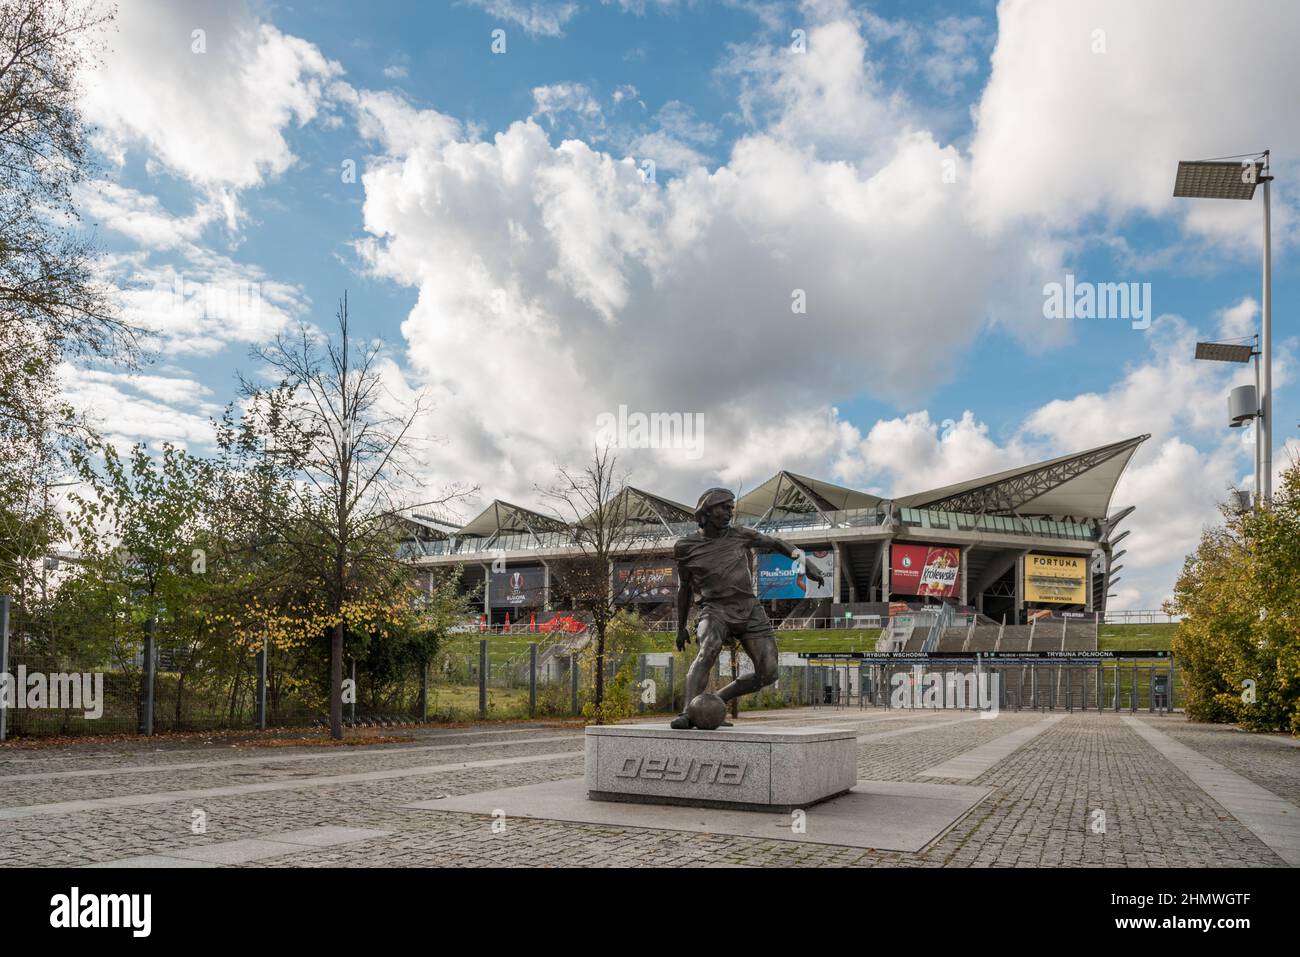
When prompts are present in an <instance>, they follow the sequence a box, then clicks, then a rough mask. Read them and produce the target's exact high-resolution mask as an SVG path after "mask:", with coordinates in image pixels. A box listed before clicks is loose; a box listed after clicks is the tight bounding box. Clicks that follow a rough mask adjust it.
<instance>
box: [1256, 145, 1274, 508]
mask: <svg viewBox="0 0 1300 957" xmlns="http://www.w3.org/2000/svg"><path fill="white" fill-rule="evenodd" d="M1264 163H1265V166H1264V168H1265V169H1268V165H1267V164H1268V153H1267V151H1266V152H1265V153H1264ZM1262 179H1263V180H1264V291H1263V310H1262V312H1263V316H1262V319H1263V322H1262V325H1263V327H1264V328H1263V330H1262V331H1263V336H1262V344H1261V351H1262V353H1263V355H1262V356H1261V357H1260V358H1262V359H1263V366H1264V370H1263V386H1262V391H1261V392H1260V396H1259V411H1260V414H1259V430H1258V436H1257V438H1256V441H1258V442H1259V443H1261V448H1262V452H1263V454H1262V455H1260V456H1259V457H1258V461H1259V463H1260V464H1259V469H1260V472H1261V473H1262V474H1261V475H1260V476H1259V484H1257V485H1256V487H1255V491H1256V494H1258V495H1260V497H1261V500H1262V501H1264V502H1269V501H1272V499H1273V243H1272V236H1271V234H1272V210H1271V208H1270V193H1271V187H1272V180H1273V177H1272V175H1267V176H1264V177H1262Z"/></svg>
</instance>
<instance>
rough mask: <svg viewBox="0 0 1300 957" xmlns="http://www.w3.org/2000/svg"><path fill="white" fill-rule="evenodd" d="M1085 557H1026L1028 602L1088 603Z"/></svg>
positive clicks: (1034, 555)
mask: <svg viewBox="0 0 1300 957" xmlns="http://www.w3.org/2000/svg"><path fill="white" fill-rule="evenodd" d="M1087 574H1088V557H1087V556H1086V555H1042V554H1039V553H1037V552H1030V553H1029V554H1028V555H1026V556H1025V601H1042V602H1055V603H1056V604H1059V605H1082V604H1084V603H1085V602H1087V600H1088V585H1087Z"/></svg>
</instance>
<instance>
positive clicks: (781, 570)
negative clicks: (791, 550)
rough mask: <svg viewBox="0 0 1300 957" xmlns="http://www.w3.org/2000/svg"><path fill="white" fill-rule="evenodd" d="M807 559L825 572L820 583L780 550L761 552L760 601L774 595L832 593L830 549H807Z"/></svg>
mask: <svg viewBox="0 0 1300 957" xmlns="http://www.w3.org/2000/svg"><path fill="white" fill-rule="evenodd" d="M804 554H805V556H806V557H807V560H808V561H810V562H812V563H813V564H814V565H816V566H817V568H818V569H819V570H820V571H821V573H822V574H823V575H825V576H826V580H825V582H824V583H823V584H821V585H818V584H817V583H816V582H814V581H810V580H809V579H808V577H807V576H806V575H804V574H803V573H802V572H800V571H799V569H798V567H797V565H798V562H796V561H795V559H793V558H786V557H785V556H784V555H782V554H781V553H780V552H760V553H759V556H758V597H759V598H760V599H762V600H763V601H768V600H769V599H776V598H830V597H831V595H832V594H834V582H835V553H834V552H832V551H831V550H830V549H811V548H810V549H807V550H806V551H805V552H804Z"/></svg>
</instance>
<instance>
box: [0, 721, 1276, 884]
mask: <svg viewBox="0 0 1300 957" xmlns="http://www.w3.org/2000/svg"><path fill="white" fill-rule="evenodd" d="M1043 717H1044V716H1043V715H1042V714H1039V713H1034V712H1024V713H1019V714H1017V713H1003V714H1002V715H1000V716H998V717H997V718H996V719H993V720H979V719H976V718H973V717H972V716H971V715H969V714H963V713H961V712H946V713H943V712H925V713H921V712H902V713H900V712H888V711H879V710H876V711H873V710H866V711H857V710H849V711H832V710H830V709H818V710H809V709H802V710H798V711H790V712H781V713H755V714H753V715H746V716H744V717H742V723H749V722H751V721H752V722H754V723H755V724H756V725H759V724H760V723H761V724H762V725H764V726H765V725H767V724H770V723H773V722H778V723H781V724H803V725H814V726H824V727H832V726H834V727H840V726H851V727H854V728H855V729H856V730H857V731H858V734H859V759H858V772H859V776H860V777H861V778H863V779H877V780H895V781H910V782H924V783H952V784H967V785H970V784H974V785H984V786H988V787H991V788H992V789H993V790H992V793H991V794H990V795H989V797H987V798H986V799H985V800H984V801H983V802H981V803H980V804H978V805H977V806H976V807H975V808H974V809H973V810H972V811H971V812H970V813H969V814H967V815H966V816H965V817H964V818H962V819H960V820H958V821H957V822H956V823H955V824H954V825H953V826H952V827H951V828H950V829H949V830H948V831H947V832H946V833H945V834H943V835H942V836H940V837H939V838H938V839H937V840H936V841H934V842H933V843H932V844H931V845H930V846H929V847H927V848H926V849H925V850H923V851H922V852H921V853H919V854H905V853H899V852H883V851H872V850H863V849H861V848H848V847H835V846H828V845H821V844H806V843H798V842H795V841H787V840H779V841H778V840H766V839H761V838H752V837H733V836H726V835H717V834H698V833H688V832H680V831H664V830H652V829H646V828H633V827H618V826H608V825H590V824H577V823H565V822H558V821H546V820H526V819H513V820H509V821H507V822H506V827H505V829H504V831H502V832H501V833H496V832H494V829H493V827H492V821H491V819H489V818H487V817H483V816H478V815H472V814H459V813H451V812H444V811H429V810H414V809H407V808H404V807H403V805H405V804H409V803H412V802H415V801H426V800H429V799H430V798H435V797H438V796H439V795H445V796H454V795H465V794H472V793H477V792H482V791H490V790H496V789H501V788H509V787H517V786H520V785H526V784H538V783H543V782H547V781H555V780H560V779H564V778H574V777H578V776H580V775H581V774H582V770H583V767H582V765H583V759H582V732H581V729H580V728H578V727H575V726H573V725H567V726H565V725H542V724H537V725H526V726H524V725H518V726H509V727H502V726H499V725H497V726H490V725H484V726H480V727H476V728H464V729H455V730H448V729H435V728H421V729H404V730H402V731H401V732H400V733H401V734H403V735H409V736H410V737H413V738H414V739H415V740H414V741H413V742H412V743H410V744H398V745H387V746H378V747H366V748H343V749H337V750H335V749H329V750H326V749H322V748H319V747H289V748H276V749H264V748H231V747H229V746H228V745H227V744H223V743H221V741H220V740H219V739H213V740H212V741H211V742H208V741H205V740H202V739H196V740H194V741H193V742H190V743H188V744H186V743H180V744H178V743H176V742H171V743H170V744H169V745H168V746H167V747H165V748H163V749H161V750H160V749H158V748H156V747H154V746H153V743H152V742H150V743H136V742H129V743H121V742H117V743H114V744H113V745H111V746H108V745H93V744H91V745H81V746H67V747H61V748H57V749H50V750H48V751H45V750H36V751H21V752H20V751H14V750H9V749H0V866H23V865H35V866H51V865H63V866H76V865H83V864H91V863H102V862H112V861H117V860H122V859H125V858H131V857H136V856H143V855H149V854H158V853H162V852H166V851H169V850H171V851H175V850H178V849H182V848H194V847H198V846H202V845H212V844H222V843H227V842H232V841H237V840H241V839H246V838H256V837H268V836H272V835H275V834H277V833H282V832H285V831H290V830H295V829H299V828H310V827H318V826H339V827H355V828H370V829H374V830H380V831H385V832H388V833H387V834H385V835H383V836H377V837H372V838H370V839H367V840H357V841H352V842H349V843H342V844H337V845H334V846H331V847H322V848H312V847H306V846H304V847H302V848H301V849H299V850H295V851H294V852H292V853H286V854H282V855H280V856H275V857H270V858H266V859H264V860H259V861H255V862H251V863H247V864H244V865H240V866H251V867H265V866H276V867H278V866H283V867H330V866H382V867H412V866H464V867H478V866H521V867H551V866H575V865H591V866H662V867H681V866H728V865H740V864H745V865H750V866H831V867H834V866H868V867H870V866H893V867H952V866H957V867H985V866H999V867H1001V866H1107V865H1117V866H1129V867H1163V866H1227V865H1240V866H1251V867H1276V866H1283V864H1284V861H1283V860H1282V858H1280V857H1279V856H1278V854H1277V853H1275V852H1274V851H1273V850H1272V849H1270V847H1269V846H1268V845H1266V844H1265V843H1263V842H1262V841H1261V840H1260V838H1259V837H1257V836H1256V835H1255V834H1254V833H1253V832H1252V831H1251V830H1249V829H1248V828H1247V827H1245V826H1244V825H1243V824H1242V823H1241V822H1239V821H1238V820H1237V819H1236V818H1234V817H1233V816H1232V815H1231V814H1230V813H1229V812H1228V811H1226V810H1225V809H1224V808H1223V807H1221V806H1220V805H1219V804H1217V803H1216V802H1215V801H1214V800H1213V799H1212V798H1210V797H1209V795H1207V794H1206V793H1205V792H1204V791H1203V790H1201V788H1200V787H1198V786H1197V785H1196V784H1195V783H1193V781H1192V780H1191V779H1190V778H1189V777H1188V776H1187V775H1186V774H1185V773H1183V771H1182V770H1180V769H1179V767H1178V766H1176V765H1175V764H1174V763H1172V762H1171V761H1170V760H1169V759H1167V758H1165V757H1164V756H1162V755H1161V754H1160V753H1159V752H1158V751H1156V750H1155V748H1153V747H1152V746H1151V745H1150V744H1148V743H1147V742H1146V741H1144V740H1143V739H1142V737H1140V736H1139V735H1138V734H1137V733H1135V732H1134V731H1133V730H1132V729H1131V728H1130V727H1128V726H1126V725H1125V724H1124V723H1123V722H1122V720H1121V719H1120V717H1119V716H1118V715H1115V714H1097V713H1096V712H1088V713H1075V714H1070V715H1065V716H1063V717H1062V719H1061V720H1060V721H1059V722H1057V723H1055V724H1052V725H1050V726H1045V727H1044V729H1043V730H1042V731H1041V733H1039V734H1037V735H1036V736H1035V737H1032V738H1030V739H1029V740H1028V741H1027V742H1025V743H1024V744H1022V745H1021V746H1020V747H1019V748H1017V749H1016V750H1014V751H1012V752H1011V753H1010V754H1009V755H1007V756H1006V757H1004V758H1002V759H1000V760H996V761H994V763H993V764H992V766H990V767H988V768H987V770H985V771H984V772H983V773H982V774H980V775H979V776H978V777H976V778H975V779H973V780H960V781H959V780H955V779H943V778H932V777H927V776H923V775H922V772H924V771H926V770H927V769H931V768H935V767H938V766H939V765H942V764H944V763H945V762H947V761H949V760H951V759H952V758H955V757H957V756H959V755H962V754H965V753H967V752H969V751H971V750H972V749H974V748H976V747H978V746H980V745H981V744H986V743H988V742H991V741H993V740H995V739H997V738H999V737H1001V736H1003V735H1006V734H1008V733H1010V732H1013V731H1016V730H1018V729H1022V728H1027V727H1029V726H1031V725H1035V724H1039V723H1040V722H1042V720H1043ZM963 719H966V720H963ZM1141 719H1142V720H1143V721H1145V722H1146V723H1147V724H1148V725H1149V726H1150V727H1152V728H1155V729H1156V730H1158V731H1160V732H1161V733H1163V734H1166V735H1168V736H1170V737H1172V738H1174V739H1175V740H1176V741H1178V742H1179V743H1181V744H1183V745H1186V746H1187V747H1189V748H1192V749H1193V750H1194V751H1196V752H1198V753H1199V754H1201V755H1204V756H1205V757H1208V758H1210V759H1211V760H1213V761H1215V762H1218V763H1219V764H1221V765H1223V766H1224V767H1225V768H1228V769H1230V770H1231V771H1234V772H1236V773H1237V774H1239V775H1241V776H1243V777H1245V778H1247V779H1249V780H1250V781H1252V782H1254V783H1255V784H1258V785H1259V786H1260V787H1263V788H1265V789H1267V790H1268V791H1271V792H1272V793H1273V794H1274V795H1276V796H1278V797H1280V798H1283V799H1285V800H1288V801H1291V802H1292V803H1297V802H1298V801H1300V748H1297V747H1294V746H1292V745H1291V743H1290V742H1289V739H1279V738H1273V739H1272V740H1264V739H1262V738H1261V737H1260V736H1256V735H1247V734H1243V733H1241V732H1237V731H1234V730H1231V729H1225V728H1219V727H1207V726H1203V725H1194V724H1190V723H1188V722H1186V721H1185V720H1183V719H1182V718H1181V717H1179V716H1173V717H1157V716H1149V715H1142V716H1141ZM379 775H383V776H382V777H379ZM339 778H346V779H345V780H339ZM245 785H258V786H261V788H262V789H260V790H259V789H245V790H244V791H243V792H241V793H209V792H211V791H212V790H213V789H225V790H229V789H231V788H241V787H243V786H245ZM177 791H186V792H191V793H188V794H186V795H183V796H177V795H175V794H174V792H177ZM118 798H135V799H138V800H141V801H143V802H147V803H140V804H136V805H132V806H120V805H119V806H114V805H113V804H111V803H109V801H110V800H111V799H118ZM106 799H107V800H106ZM65 802H98V803H94V804H77V803H73V804H66V803H65ZM54 804H59V805H63V806H60V807H57V808H49V807H45V808H42V807H40V806H41V805H54ZM21 809H26V810H21ZM196 812H202V817H203V820H204V822H205V825H206V827H205V829H204V831H203V833H197V834H196V833H194V832H193V827H192V825H193V823H194V821H195V820H196V818H197V817H198V816H199V815H197V814H196ZM816 813H817V812H816V808H815V807H814V808H812V809H810V810H809V812H808V814H809V816H810V818H811V817H812V816H813V815H815V814H816ZM18 814H27V815H30V816H15V815H18Z"/></svg>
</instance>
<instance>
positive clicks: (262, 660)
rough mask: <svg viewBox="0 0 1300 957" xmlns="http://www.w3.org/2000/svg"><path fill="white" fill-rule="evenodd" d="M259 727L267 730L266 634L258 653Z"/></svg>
mask: <svg viewBox="0 0 1300 957" xmlns="http://www.w3.org/2000/svg"><path fill="white" fill-rule="evenodd" d="M257 727H258V728H259V729H260V730H262V731H265V730H266V635H263V636H262V649H261V650H260V651H259V652H258V653H257Z"/></svg>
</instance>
